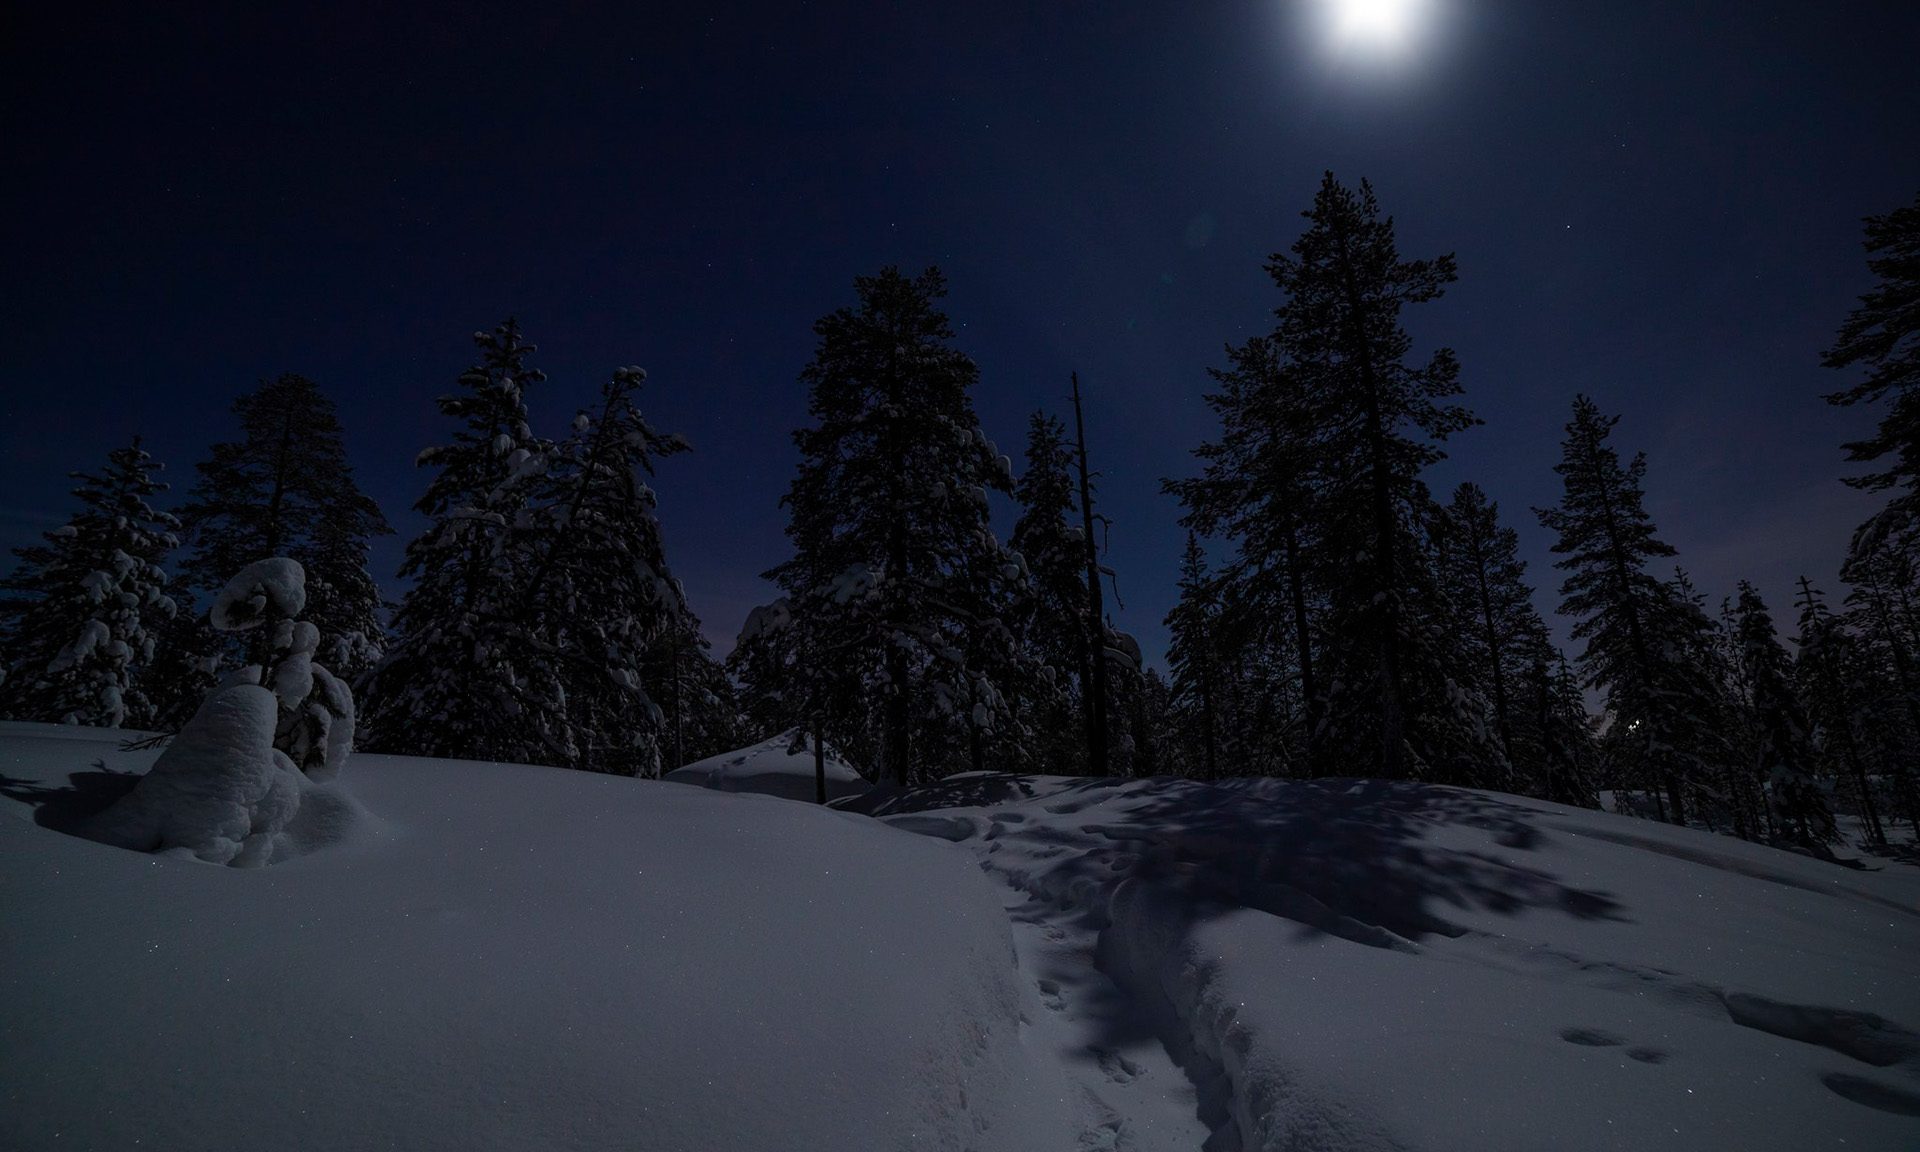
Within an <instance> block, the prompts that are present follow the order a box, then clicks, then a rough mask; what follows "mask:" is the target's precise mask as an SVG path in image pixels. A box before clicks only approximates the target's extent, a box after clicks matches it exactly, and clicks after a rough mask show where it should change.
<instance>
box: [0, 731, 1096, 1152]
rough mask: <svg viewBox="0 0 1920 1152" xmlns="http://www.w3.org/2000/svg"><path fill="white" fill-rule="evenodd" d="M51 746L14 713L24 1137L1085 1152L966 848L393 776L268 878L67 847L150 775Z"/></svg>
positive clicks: (2, 1045) (166, 1144)
mask: <svg viewBox="0 0 1920 1152" xmlns="http://www.w3.org/2000/svg"><path fill="white" fill-rule="evenodd" d="M48 731H49V729H46V728H43V727H41V726H35V725H11V724H9V725H0V773H3V774H4V775H5V776H6V778H7V779H6V781H5V782H4V783H0V909H4V910H5V913H4V915H5V929H4V931H0V973H5V977H4V979H3V980H0V1037H4V1040H3V1041H0V1085H4V1089H3V1091H4V1099H5V1106H4V1107H0V1147H4V1148H7V1149H10V1150H14V1149H17V1150H21V1152H37V1150H42V1149H62V1148H96V1149H107V1148H128V1147H134V1146H140V1147H152V1148H165V1149H208V1150H219V1149H241V1148H247V1149H252V1148H273V1149H277V1150H288V1152H296V1150H305V1149H312V1150H323V1149H324V1150H329V1152H331V1150H334V1149H342V1148H372V1147H394V1148H405V1149H410V1150H417V1152H436V1150H446V1152H472V1150H474V1149H494V1148H497V1149H514V1150H516V1152H521V1150H541V1149H566V1150H568V1152H593V1150H600V1149H607V1150H612V1149H622V1150H637V1152H704V1150H707V1149H739V1150H743V1152H753V1150H768V1152H772V1150H776V1149H777V1150H781V1152H789V1150H793V1152H847V1150H849V1149H887V1150H894V1149H929V1150H946V1149H952V1150H956V1152H957V1150H959V1149H977V1150H979V1152H1003V1150H1004V1152H1011V1150H1016V1149H1017V1150H1022V1152H1027V1150H1031V1152H1059V1150H1060V1149H1071V1148H1074V1147H1075V1146H1076V1142H1077V1134H1076V1132H1075V1131H1072V1130H1070V1124H1069V1121H1068V1119H1067V1118H1066V1117H1065V1115H1064V1108H1063V1106H1062V1105H1061V1104H1060V1100H1059V1098H1060V1095H1061V1093H1060V1091H1059V1084H1058V1081H1057V1079H1056V1077H1055V1075H1054V1073H1053V1071H1052V1070H1051V1069H1050V1068H1048V1067H1046V1066H1043V1065H1036V1064H1034V1063H1033V1062H1032V1061H1031V1060H1029V1058H1028V1056H1027V1054H1026V1051H1025V1049H1024V1047H1023V1045H1022V1043H1021V1039H1020V1025H1019V1013H1020V1004H1021V988H1020V982H1019V981H1018V979H1017V976H1016V973H1015V970H1014V968H1013V962H1012V958H1011V953H1010V945H1009V940H1008V929H1007V924H1006V920H1005V916H1004V913H1003V910H1002V907H1001V900H1000V895H999V893H998V891H997V890H996V888H995V887H994V886H993V885H992V884H991V883H989V882H988V881H987V880H986V879H985V878H984V877H983V876H982V875H981V873H980V871H979V869H978V868H977V867H975V865H974V863H973V861H972V858H971V857H970V856H969V855H968V853H967V852H965V851H964V850H962V849H957V848H954V847H952V846H950V845H947V844H942V843H938V842H935V841H931V840H927V839H925V838H923V837H917V836H912V835H909V834H906V833H904V832H900V831H897V830H894V829H891V828H887V827H885V826H884V825H880V824H876V823H874V822H873V821H870V820H867V819H865V818H862V817H856V816H849V815H846V814H842V813H838V812H834V811H831V810H825V809H821V808H819V807H817V806H814V805H805V804H776V803H770V802H754V801H752V800H749V799H743V798H740V797H734V796H725V795H720V794H716V793H714V792H710V791H705V790H702V789H697V788H683V787H670V786H667V785H664V784H660V783H657V782H648V781H634V780H625V779H618V778H612V777H605V776H596V775H591V774H588V773H581V772H568V771H564V770H559V769H539V768H526V767H516V766H510V765H497V764H476V763H464V762H451V761H430V760H417V759H412V758H407V757H381V756H373V757H366V758H365V766H366V768H367V769H368V770H367V771H364V772H361V773H358V774H357V777H356V784H355V792H356V794H357V796H358V797H359V798H360V799H361V800H362V801H363V802H364V803H365V804H366V805H367V806H368V808H370V809H371V810H373V811H374V812H376V813H378V815H379V817H380V821H381V822H380V823H375V824H369V825H366V826H363V827H362V830H361V834H359V835H356V836H355V837H353V838H352V839H350V840H349V841H348V842H346V843H344V844H341V845H339V846H336V847H335V848H334V849H332V850H330V851H327V852H324V853H316V854H313V855H309V856H305V857H302V858H300V859H297V860H293V861H291V862H289V863H287V864H284V865H278V866H275V867H272V868H266V869H260V870H256V871H247V872H236V871H233V870H230V869H222V868H207V867H203V866H200V865H199V864H197V863H195V862H192V861H186V860H180V859H174V858H170V857H166V856H157V857H156V856H145V855H138V854H135V853H131V852H125V851H121V850H119V849H115V848H110V847H107V846H104V845H101V844H96V843H91V842H88V841H85V840H81V839H77V838H74V837H71V836H66V835H61V834H59V833H58V832H55V831H52V830H50V829H48V828H44V827H39V826H36V824H35V822H34V821H35V818H36V816H38V815H39V814H40V813H43V812H45V811H46V810H47V808H48V807H49V806H51V805H53V804H54V803H55V802H56V800H57V799H58V797H59V796H60V795H63V794H65V793H67V792H70V791H85V790H88V789H90V788H93V787H95V784H96V783H97V782H95V781H93V778H95V777H105V778H109V779H116V780H120V779H124V777H123V776H120V775H118V774H119V773H122V772H126V771H138V770H140V769H143V768H145V767H146V765H147V763H148V762H150V761H151V758H152V753H150V752H148V753H122V752H119V751H117V750H116V744H115V741H116V740H117V738H118V736H119V734H117V733H105V734H100V735H99V736H97V737H96V739H95V740H94V741H93V742H92V743H90V744H89V743H84V742H80V741H76V740H75V739H74V738H73V736H72V735H71V734H69V733H61V734H60V735H59V737H58V738H46V737H45V736H44V734H45V733H46V732H48ZM95 761H99V766H98V767H94V766H93V765H94V762H95ZM303 811H304V808H303ZM303 818H304V817H303Z"/></svg>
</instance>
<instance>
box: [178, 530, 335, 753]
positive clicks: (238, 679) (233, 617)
mask: <svg viewBox="0 0 1920 1152" xmlns="http://www.w3.org/2000/svg"><path fill="white" fill-rule="evenodd" d="M306 603H307V592H306V572H305V570H303V569H302V568H301V566H300V565H299V563H298V562H296V561H293V560H289V559H287V558H286V557H284V556H276V557H273V558H271V559H268V560H259V561H256V562H254V563H252V564H249V565H247V566H246V567H245V568H244V569H242V570H241V571H240V573H239V575H237V576H235V577H234V578H233V579H231V580H229V581H227V586H226V587H225V588H222V589H221V590H220V594H219V596H217V597H215V599H214V602H213V608H212V610H211V611H210V612H209V613H208V619H209V620H211V621H212V623H213V626H214V628H215V629H217V630H219V631H221V632H257V634H258V639H257V641H256V643H255V644H254V645H253V646H252V648H251V653H252V655H253V656H254V659H255V662H254V663H252V664H249V665H248V666H247V667H245V668H242V669H240V670H239V671H238V672H235V673H234V674H232V675H231V676H229V677H228V678H227V681H226V683H227V685H228V686H231V685H234V684H254V685H259V686H262V687H264V688H266V689H268V690H269V691H270V692H271V693H272V694H273V698H274V701H275V703H276V719H275V723H274V730H273V747H274V748H275V749H276V750H277V751H279V752H281V753H283V754H285V756H286V757H287V758H288V760H289V761H290V762H291V763H292V764H293V766H294V767H296V768H298V769H300V770H301V771H302V772H305V773H306V774H307V775H308V776H310V777H312V778H313V779H315V780H331V779H333V778H334V777H336V776H338V775H339V774H340V769H341V768H342V767H343V766H344V765H345V764H346V761H347V756H348V755H349V754H350V753H351V752H352V751H353V728H354V707H353V693H352V692H351V691H350V690H349V689H348V688H347V686H346V685H345V684H344V683H342V682H341V681H340V680H339V679H338V678H336V677H335V676H334V675H333V674H332V673H330V672H329V671H327V669H326V668H325V667H323V666H321V665H319V664H316V663H314V659H313V658H314V653H315V652H317V651H318V650H319V648H320V643H321V636H320V630H319V629H318V628H316V627H314V626H313V625H312V624H310V623H308V622H306V621H304V620H299V619H297V617H298V616H299V615H300V613H301V610H302V609H304V608H305V607H306Z"/></svg>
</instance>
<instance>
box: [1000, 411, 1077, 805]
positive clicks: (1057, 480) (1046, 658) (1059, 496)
mask: <svg viewBox="0 0 1920 1152" xmlns="http://www.w3.org/2000/svg"><path fill="white" fill-rule="evenodd" d="M1072 466H1073V450H1072V448H1071V446H1070V445H1069V444H1068V443H1067V430H1066V428H1065V427H1064V426H1063V425H1062V424H1061V423H1060V421H1059V420H1058V419H1057V418H1055V417H1053V416H1050V415H1048V414H1046V413H1045V412H1035V413H1034V414H1033V416H1032V418H1031V419H1030V420H1029V421H1028V425H1027V450H1026V469H1025V471H1023V472H1022V473H1021V474H1020V479H1019V482H1018V483H1017V484H1015V486H1014V498H1015V500H1017V501H1018V502H1019V505H1020V513H1019V516H1018V517H1017V518H1016V519H1015V520H1014V524H1013V535H1012V536H1011V537H1010V538H1009V539H1008V546H1009V547H1010V548H1011V549H1012V550H1013V551H1014V552H1015V553H1017V554H1018V555H1019V557H1020V562H1021V563H1023V564H1024V565H1025V566H1026V570H1027V574H1028V579H1029V582H1030V588H1029V590H1028V592H1027V595H1025V596H1024V597H1023V598H1022V600H1021V610H1020V612H1019V614H1018V620H1017V625H1018V628H1019V632H1020V638H1021V642H1022V643H1023V644H1024V645H1025V647H1026V650H1027V652H1028V654H1029V656H1030V657H1031V658H1032V660H1033V662H1034V666H1035V667H1036V668H1038V669H1039V670H1040V674H1041V680H1040V682H1039V683H1035V684H1033V685H1030V686H1028V687H1027V688H1026V690H1024V691H1023V692H1021V693H1020V694H1019V697H1018V699H1019V700H1020V702H1021V703H1022V705H1023V706H1024V707H1026V708H1027V709H1028V710H1029V711H1030V712H1031V714H1032V719H1031V720H1030V721H1029V724H1030V726H1031V727H1033V728H1034V730H1035V747H1034V754H1035V756H1036V758H1037V759H1038V761H1039V763H1040V764H1041V765H1042V766H1043V767H1044V769H1045V770H1046V771H1049V772H1054V773H1059V774H1063V775H1078V774H1079V773H1081V772H1082V771H1084V769H1085V765H1086V747H1087V744H1086V739H1085V732H1084V728H1085V725H1084V724H1083V723H1082V722H1081V719H1080V717H1081V716H1082V714H1083V710H1084V708H1085V707H1086V703H1085V699H1086V691H1087V688H1086V686H1087V684H1088V682H1089V680H1090V665H1089V663H1088V661H1089V658H1090V655H1091V653H1090V651H1089V648H1088V644H1087V637H1088V635H1089V632H1090V630H1089V629H1088V627H1087V584H1086V559H1085V540H1084V539H1083V535H1084V534H1083V532H1082V530H1081V528H1080V525H1079V524H1078V523H1077V520H1078V518H1079V512H1078V507H1079V501H1078V499H1077V497H1076V496H1075V494H1074V486H1073V477H1072V474H1071V471H1070V470H1071V468H1072Z"/></svg>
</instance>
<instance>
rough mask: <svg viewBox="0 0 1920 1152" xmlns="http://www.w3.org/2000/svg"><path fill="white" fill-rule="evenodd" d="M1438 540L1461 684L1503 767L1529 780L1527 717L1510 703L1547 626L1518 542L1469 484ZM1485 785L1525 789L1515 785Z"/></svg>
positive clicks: (1455, 498)
mask: <svg viewBox="0 0 1920 1152" xmlns="http://www.w3.org/2000/svg"><path fill="white" fill-rule="evenodd" d="M1438 535H1439V538H1440V542H1441V548H1440V549H1439V556H1440V579H1441V584H1442V587H1443V588H1444V589H1445V592H1446V595H1447V599H1448V601H1449V602H1450V603H1452V604H1453V606H1454V608H1455V609H1456V610H1457V611H1458V612H1459V613H1460V614H1461V622H1462V629H1461V632H1460V636H1459V641H1458V646H1459V651H1460V654H1461V656H1462V657H1463V658H1464V659H1465V660H1466V661H1467V663H1466V668H1467V669H1468V670H1469V671H1468V672H1467V674H1466V675H1465V677H1464V678H1465V679H1467V680H1468V681H1469V682H1470V683H1471V684H1472V685H1473V687H1474V688H1475V690H1476V691H1477V692H1478V694H1479V695H1480V696H1481V697H1482V698H1484V699H1485V700H1487V702H1488V703H1489V704H1491V705H1492V708H1493V730H1494V733H1495V734H1496V735H1497V736H1498V737H1499V742H1500V750H1501V752H1502V754H1503V758H1504V760H1505V762H1506V764H1507V765H1509V766H1510V769H1511V771H1512V772H1515V773H1518V774H1520V775H1521V776H1523V777H1527V778H1529V779H1530V778H1532V777H1533V776H1534V775H1535V772H1534V770H1533V769H1532V768H1530V766H1527V765H1523V764H1521V763H1520V762H1519V760H1518V757H1519V755H1520V754H1521V753H1522V752H1523V751H1531V749H1527V748H1525V747H1524V744H1525V742H1524V741H1523V739H1522V737H1523V736H1524V733H1523V732H1522V731H1521V730H1522V729H1524V727H1525V726H1526V713H1525V712H1524V710H1523V709H1521V708H1519V707H1516V704H1515V698H1516V696H1517V695H1518V692H1519V687H1520V684H1521V682H1522V679H1523V677H1525V676H1526V675H1527V673H1528V672H1529V671H1530V666H1531V664H1532V662H1533V656H1534V652H1535V650H1536V649H1537V647H1538V646H1539V645H1541V644H1542V643H1544V641H1545V637H1546V624H1545V623H1544V622H1543V621H1542V620H1541V619H1540V614H1539V612H1537V611H1535V610H1534V607H1533V590H1532V589H1531V588H1529V587H1528V586H1527V583H1526V573H1527V565H1526V561H1524V560H1522V559H1520V535H1519V533H1517V532H1515V531H1514V530H1513V529H1512V528H1511V527H1507V526H1505V525H1502V524H1501V523H1500V506H1499V505H1498V504H1496V503H1494V502H1493V501H1491V500H1489V499H1487V494H1486V493H1485V492H1483V491H1481V490H1480V488H1479V486H1478V485H1474V484H1462V485H1460V487H1459V488H1457V489H1455V490H1454V494H1453V500H1452V502H1451V503H1450V504H1448V505H1447V508H1446V512H1445V515H1444V517H1443V518H1442V519H1441V521H1440V531H1439V533H1438ZM1486 783H1488V784H1493V785H1496V786H1499V787H1506V788H1512V789H1515V790H1520V789H1522V788H1523V787H1524V781H1523V780H1521V779H1511V778H1510V779H1507V780H1488V781H1486Z"/></svg>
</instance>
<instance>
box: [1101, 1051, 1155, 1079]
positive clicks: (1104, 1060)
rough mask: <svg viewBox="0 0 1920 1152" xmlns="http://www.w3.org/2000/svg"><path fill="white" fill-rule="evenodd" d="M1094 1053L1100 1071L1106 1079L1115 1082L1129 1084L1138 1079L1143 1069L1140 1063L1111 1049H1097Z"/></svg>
mask: <svg viewBox="0 0 1920 1152" xmlns="http://www.w3.org/2000/svg"><path fill="white" fill-rule="evenodd" d="M1095 1054H1096V1055H1097V1056H1098V1057H1099V1061H1100V1071H1102V1072H1105V1073H1106V1074H1107V1079H1109V1080H1111V1081H1113V1082H1114V1083H1115V1084H1131V1083H1133V1082H1134V1081H1135V1080H1137V1079H1139V1078H1140V1074H1141V1072H1143V1071H1144V1069H1142V1068H1141V1067H1140V1065H1138V1064H1135V1063H1134V1062H1133V1061H1131V1060H1129V1059H1127V1058H1126V1056H1125V1055H1124V1054H1122V1053H1119V1052H1115V1051H1112V1050H1111V1049H1106V1048H1101V1049H1097V1050H1096V1052H1095Z"/></svg>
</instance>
